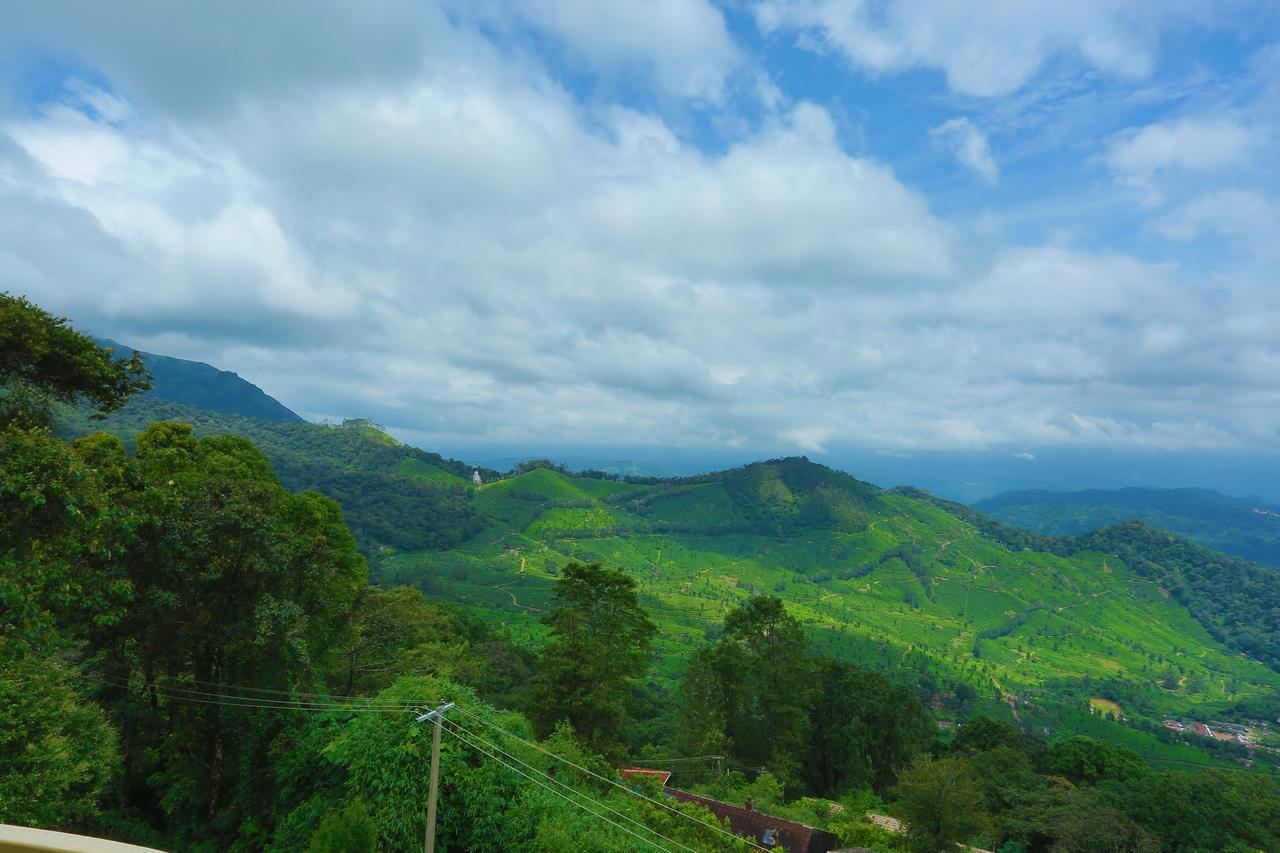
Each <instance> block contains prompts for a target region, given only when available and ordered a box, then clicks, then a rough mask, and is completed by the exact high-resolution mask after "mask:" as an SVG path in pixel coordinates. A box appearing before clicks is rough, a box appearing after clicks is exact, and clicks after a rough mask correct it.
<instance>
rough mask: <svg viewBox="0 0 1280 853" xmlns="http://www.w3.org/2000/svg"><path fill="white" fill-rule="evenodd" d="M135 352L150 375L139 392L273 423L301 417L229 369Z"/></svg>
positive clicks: (120, 349) (122, 348) (120, 347)
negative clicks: (148, 387) (146, 387)
mask: <svg viewBox="0 0 1280 853" xmlns="http://www.w3.org/2000/svg"><path fill="white" fill-rule="evenodd" d="M98 342H99V343H101V344H102V345H103V346H107V347H111V348H112V349H114V350H115V351H116V352H117V353H118V354H125V353H128V352H130V351H132V350H133V347H129V346H126V345H124V344H121V343H119V342H117V341H113V340H111V339H110V338H99V339H98ZM138 352H140V353H142V359H143V361H145V362H146V364H147V369H148V370H150V371H151V377H152V380H151V390H150V391H147V392H145V393H144V394H143V395H141V396H144V397H150V398H152V399H154V400H163V401H165V402H169V403H181V404H183V405H186V406H193V407H195V408H198V409H204V410H205V411H209V412H220V413H222V414H225V415H239V416H241V417H245V418H256V419H258V420H261V421H271V422H273V423H280V424H289V423H301V422H302V421H303V420H304V419H303V418H302V416H301V415H299V414H297V413H296V412H294V411H293V410H291V409H289V408H288V407H287V406H285V405H284V404H283V403H281V402H280V401H279V400H277V399H276V398H275V397H272V396H270V395H269V394H267V392H265V391H263V390H262V389H261V388H259V387H258V386H257V385H254V384H253V383H252V382H250V381H248V380H247V379H244V378H242V377H240V376H239V375H237V374H235V373H232V372H231V371H229V370H220V369H218V368H216V367H214V366H213V365H211V364H205V363H204V362H202V361H188V360H187V359H185V358H173V357H172V356H167V355H157V354H156V353H151V352H143V351H142V350H138Z"/></svg>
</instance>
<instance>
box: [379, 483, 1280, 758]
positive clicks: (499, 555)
mask: <svg viewBox="0 0 1280 853" xmlns="http://www.w3.org/2000/svg"><path fill="white" fill-rule="evenodd" d="M814 469H816V470H814ZM703 479H705V480H706V481H704V482H686V483H683V484H663V485H659V486H635V485H628V484H623V483H614V482H608V481H600V480H587V479H584V478H574V477H568V476H565V475H562V474H558V473H556V472H553V471H549V470H536V471H531V472H528V473H525V474H522V475H520V476H518V477H514V478H512V479H509V480H504V481H500V482H497V483H493V484H489V485H486V486H484V487H482V488H481V489H480V490H479V492H478V494H477V496H476V501H475V505H476V508H477V510H478V511H479V512H480V513H481V514H482V515H483V516H484V517H485V518H486V519H487V521H488V527H487V528H486V529H485V531H484V532H483V533H482V534H481V535H479V536H477V537H476V538H474V539H472V540H471V541H469V542H467V543H465V544H464V545H462V546H460V547H457V548H455V549H453V550H450V551H446V552H419V553H413V554H400V555H396V556H393V557H391V558H389V559H387V560H385V561H383V562H382V563H381V565H380V570H381V571H382V572H383V573H384V577H385V578H386V579H387V580H396V581H410V582H415V583H419V584H421V585H423V586H424V587H426V588H427V589H428V590H429V591H430V592H431V593H433V594H436V595H440V596H444V597H447V598H451V599H454V600H457V601H461V602H463V603H466V604H470V605H472V606H474V607H478V608H480V609H482V610H483V611H485V612H486V613H488V614H489V616H490V617H491V618H493V619H496V620H501V621H504V622H507V623H508V624H510V625H511V626H512V627H513V629H514V630H515V631H516V632H517V635H518V636H525V637H528V638H530V639H531V640H532V639H533V638H535V637H536V636H537V635H538V634H539V633H540V632H541V630H542V629H541V626H540V625H538V624H537V617H538V616H539V615H540V613H541V612H542V611H544V610H545V609H546V608H547V607H548V606H549V604H548V599H549V589H550V586H551V584H552V583H553V582H554V572H555V571H556V569H557V568H558V566H560V565H561V564H563V562H565V561H566V560H568V559H581V560H596V559H599V560H603V561H606V562H608V563H610V564H614V565H618V566H622V567H624V568H625V569H626V570H627V571H629V572H630V573H631V574H632V575H633V576H634V577H635V578H636V579H637V581H638V582H639V584H640V590H641V593H642V596H643V599H644V603H645V605H646V606H647V607H648V608H649V610H650V612H651V613H652V615H653V617H654V618H655V620H656V621H658V622H659V624H660V626H661V629H662V635H661V641H660V643H659V654H658V659H657V664H656V669H655V676H654V678H655V683H656V684H657V685H659V686H662V687H670V686H671V684H672V683H673V681H674V679H675V678H676V677H678V674H679V672H680V671H681V668H682V666H683V662H684V660H685V659H686V658H687V656H688V654H689V653H690V652H691V651H692V649H694V648H696V647H697V646H698V645H699V644H701V643H702V642H704V640H705V636H706V631H707V629H708V627H709V626H711V625H713V624H716V623H718V622H719V620H720V618H721V617H722V616H723V614H724V613H725V612H726V611H728V610H729V609H730V608H732V607H734V606H735V605H736V604H737V603H739V602H740V601H741V600H743V599H744V598H746V597H747V596H749V595H750V594H752V593H753V592H766V593H776V594H778V595H780V596H781V597H782V598H784V599H785V600H786V601H787V603H788V605H789V607H790V609H791V611H792V612H793V613H794V614H795V615H796V616H797V617H799V618H800V619H801V620H802V621H803V622H804V624H805V626H806V628H807V630H808V631H809V633H810V636H811V638H812V641H813V643H814V644H815V646H816V647H817V648H818V649H820V650H823V651H826V652H828V653H831V654H835V655H839V656H841V657H848V658H851V659H854V660H858V661H861V662H863V663H865V664H868V665H871V666H874V667H877V668H880V669H884V670H886V671H889V672H890V673H892V674H894V675H896V676H897V677H898V678H900V679H902V680H908V681H912V682H914V683H916V684H917V685H918V686H919V687H920V688H921V690H922V692H924V693H930V692H933V693H936V694H937V696H938V697H939V701H943V702H945V701H946V698H947V694H948V692H949V690H951V689H953V688H954V687H955V685H957V684H962V683H963V684H969V685H972V686H974V687H975V688H977V690H978V694H979V698H978V700H977V704H978V706H979V707H985V708H987V709H999V708H1005V705H1004V702H1005V701H1007V698H1008V697H1009V696H1012V695H1017V696H1018V697H1019V700H1020V701H1019V704H1020V705H1022V703H1023V702H1027V701H1029V702H1031V703H1033V705H1034V706H1035V707H1032V708H1020V714H1021V719H1022V721H1023V722H1024V723H1027V724H1030V725H1036V726H1039V725H1045V726H1050V727H1052V728H1053V729H1054V730H1084V731H1094V730H1096V729H1098V728H1099V726H1101V727H1102V728H1103V729H1104V730H1113V731H1110V734H1109V736H1111V737H1112V738H1113V739H1118V740H1121V741H1127V742H1129V743H1131V744H1132V745H1134V746H1136V747H1138V748H1140V749H1143V751H1144V752H1146V753H1147V754H1149V755H1162V756H1163V757H1165V758H1166V759H1167V760H1171V761H1172V760H1179V761H1204V760H1206V759H1205V758H1204V756H1202V755H1201V754H1200V753H1198V752H1197V751H1195V750H1191V749H1189V748H1185V747H1176V746H1166V745H1161V744H1158V743H1157V742H1156V741H1155V739H1154V738H1153V737H1151V736H1150V735H1148V734H1145V733H1143V732H1138V731H1135V730H1133V729H1129V728H1125V727H1121V726H1118V725H1116V724H1113V723H1109V722H1104V721H1101V720H1099V719H1097V718H1094V717H1090V716H1089V715H1088V713H1087V712H1085V711H1084V710H1083V709H1084V708H1085V707H1086V706H1087V700H1088V698H1091V697H1093V696H1099V695H1103V694H1104V693H1110V694H1112V698H1116V699H1118V700H1120V701H1122V704H1124V705H1125V707H1126V709H1131V710H1130V713H1131V714H1133V715H1140V716H1143V717H1145V718H1147V719H1153V718H1157V717H1158V716H1159V715H1160V714H1162V713H1178V714H1183V713H1188V712H1189V711H1192V710H1195V711H1196V712H1197V713H1203V714H1204V715H1206V716H1208V715H1210V714H1211V713H1212V711H1213V710H1215V709H1220V708H1222V707H1225V706H1226V705H1227V704H1229V703H1231V702H1233V701H1235V700H1237V699H1239V698H1242V697H1244V696H1248V695H1251V694H1257V693H1261V692H1265V691H1275V690H1276V689H1278V688H1280V675H1277V674H1276V673H1274V672H1272V671H1271V670H1269V669H1267V668H1266V667H1263V666H1262V665H1260V664H1258V663H1255V662H1253V661H1250V660H1247V659H1243V658H1240V657H1238V656H1237V655H1236V654H1234V653H1232V652H1231V651H1230V650H1228V649H1226V648H1225V647H1224V646H1222V645H1221V644H1220V643H1218V642H1216V641H1215V640H1213V639H1212V638H1211V637H1210V636H1209V635H1208V634H1207V632H1206V631H1205V630H1204V628H1203V627H1201V625H1200V624H1199V623H1198V622H1197V621H1196V620H1195V619H1193V618H1192V617H1191V616H1190V615H1189V614H1188V612H1187V611H1186V610H1185V609H1184V608H1183V607H1182V606H1180V605H1179V604H1178V603H1177V602H1176V601H1174V600H1172V599H1171V598H1169V597H1168V595H1167V593H1166V592H1164V591H1162V590H1161V589H1160V588H1158V587H1157V586H1156V585H1155V584H1154V583H1153V582H1151V581H1149V580H1146V579H1144V578H1142V577H1140V576H1139V575H1137V574H1136V573H1134V572H1131V571H1130V570H1129V569H1128V568H1127V567H1126V566H1125V565H1124V563H1123V562H1122V561H1120V560H1118V559H1116V558H1115V557H1112V556H1108V555H1104V554H1099V553H1081V554H1075V555H1072V556H1070V557H1063V556H1057V555H1053V554H1049V553H1044V552H1037V551H1026V550H1020V551H1016V552H1015V551H1010V550H1009V549H1007V548H1005V547H1003V546H1001V545H998V544H995V543H993V542H992V541H991V540H989V539H987V538H985V537H984V536H983V535H982V534H981V533H980V532H979V531H978V530H977V529H976V528H975V527H974V526H973V525H972V524H969V523H967V522H965V521H963V520H961V519H960V518H957V517H956V516H955V515H952V514H950V513H948V512H945V511H943V510H941V509H939V508H937V507H935V506H931V505H929V504H927V503H924V502H922V501H919V500H914V499H912V498H910V497H907V496H905V495H902V494H895V493H889V492H879V491H878V490H875V489H874V488H873V487H870V486H867V485H866V484H862V483H859V482H858V481H856V480H852V478H847V477H844V475H839V474H836V473H835V472H830V471H827V470H826V469H821V468H820V467H819V466H811V465H809V463H807V462H805V463H801V462H796V461H787V462H783V463H777V464H772V465H761V466H750V467H749V468H748V469H746V470H745V471H743V470H739V471H735V472H728V473H726V474H725V475H723V476H721V477H718V478H703ZM762 529H763V530H766V531H769V532H767V533H761V532H753V531H758V530H762ZM975 649H977V651H978V656H977V657H975V655H974V651H975ZM1170 668H1173V669H1176V670H1178V671H1179V673H1180V674H1181V675H1182V676H1183V687H1181V688H1179V689H1178V690H1173V691H1171V690H1165V689H1163V688H1161V687H1160V686H1159V685H1158V684H1157V682H1158V680H1159V678H1160V677H1161V675H1162V674H1163V673H1166V672H1167V671H1168V670H1169V669H1170ZM944 707H945V706H944ZM943 713H944V714H945V713H946V711H945V710H944V711H943ZM1006 713H1007V711H1006Z"/></svg>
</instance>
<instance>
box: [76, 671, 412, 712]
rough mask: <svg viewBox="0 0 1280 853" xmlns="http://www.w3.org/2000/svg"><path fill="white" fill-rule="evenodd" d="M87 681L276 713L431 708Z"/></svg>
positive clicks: (135, 690)
mask: <svg viewBox="0 0 1280 853" xmlns="http://www.w3.org/2000/svg"><path fill="white" fill-rule="evenodd" d="M81 678H82V679H83V680H85V681H90V682H93V683H95V684H99V685H103V686H106V687H114V688H116V689H118V690H127V691H130V692H134V693H141V694H144V695H145V694H148V693H149V690H150V689H152V688H153V689H154V690H155V691H156V693H157V694H158V695H159V696H162V697H164V698H166V699H173V700H177V701H186V702H196V703H199V704H203V705H223V706H227V707H232V708H253V709H259V710H274V711H312V712H317V713H346V712H351V713H377V714H387V713H397V712H399V713H412V712H414V711H415V710H416V709H420V708H422V707H424V706H427V705H428V704H429V703H427V702H415V703H406V704H404V705H398V704H397V705H386V706H382V705H373V704H370V705H365V704H359V703H353V704H339V703H327V702H310V701H307V700H302V703H301V704H299V703H295V702H290V701H288V700H285V699H264V698H258V697H245V696H235V695H232V694H227V693H212V692H209V691H204V690H191V689H187V688H178V687H169V686H166V685H160V684H154V685H151V688H148V687H146V686H134V685H132V684H127V683H125V684H121V683H119V681H112V680H108V679H101V678H92V677H90V676H87V675H82V676H81Z"/></svg>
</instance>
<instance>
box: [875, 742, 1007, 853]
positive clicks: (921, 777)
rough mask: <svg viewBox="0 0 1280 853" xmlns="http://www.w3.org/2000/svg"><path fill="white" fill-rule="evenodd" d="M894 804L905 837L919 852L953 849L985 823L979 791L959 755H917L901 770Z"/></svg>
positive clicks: (931, 852) (930, 852)
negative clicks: (900, 819) (955, 756)
mask: <svg viewBox="0 0 1280 853" xmlns="http://www.w3.org/2000/svg"><path fill="white" fill-rule="evenodd" d="M893 793H894V795H895V796H896V798H897V802H896V803H895V804H894V805H895V809H896V812H897V814H898V815H899V817H901V818H902V822H903V826H904V828H905V830H906V834H907V839H908V841H909V842H910V843H911V846H912V848H913V849H915V850H918V851H920V853H938V851H942V850H954V849H955V848H956V846H957V845H958V844H960V843H961V842H964V841H967V840H968V839H969V838H970V837H972V836H973V835H975V834H976V833H978V832H979V831H980V830H981V829H982V828H983V826H984V825H985V823H986V820H985V815H984V814H983V811H982V793H981V792H980V791H979V789H978V784H977V782H976V781H975V780H974V778H973V772H972V771H971V770H970V769H969V765H968V764H967V763H966V762H965V761H964V760H962V759H959V758H937V759H935V758H931V757H929V756H921V757H919V758H917V759H916V760H915V761H914V762H913V763H912V764H911V766H910V767H908V768H907V769H906V770H904V771H903V772H902V775H901V776H900V777H899V779H898V784H897V786H896V787H895V788H894V789H893Z"/></svg>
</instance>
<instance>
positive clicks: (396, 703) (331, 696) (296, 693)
mask: <svg viewBox="0 0 1280 853" xmlns="http://www.w3.org/2000/svg"><path fill="white" fill-rule="evenodd" d="M85 677H88V676H85ZM159 677H160V678H164V679H168V680H170V681H178V680H179V679H178V677H177V676H172V675H162V676H159ZM181 681H182V682H183V683H186V682H190V683H192V684H203V685H205V686H206V687H226V688H229V689H232V690H239V691H241V692H244V693H266V694H274V695H278V696H287V697H290V698H292V697H304V698H309V699H315V700H317V701H321V702H335V703H336V702H364V703H368V704H371V705H379V706H386V707H411V706H412V707H417V706H419V705H421V704H423V703H422V701H418V700H398V699H396V700H387V699H376V698H373V697H369V696H343V695H341V694H335V693H306V692H303V691H300V690H273V689H270V688H266V687H245V686H242V685H235V684H232V685H228V684H223V683H220V682H216V681H202V680H201V679H198V678H188V677H184V678H182V679H181ZM217 695H225V694H217ZM246 698H247V697H246ZM272 701H276V700H272Z"/></svg>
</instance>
